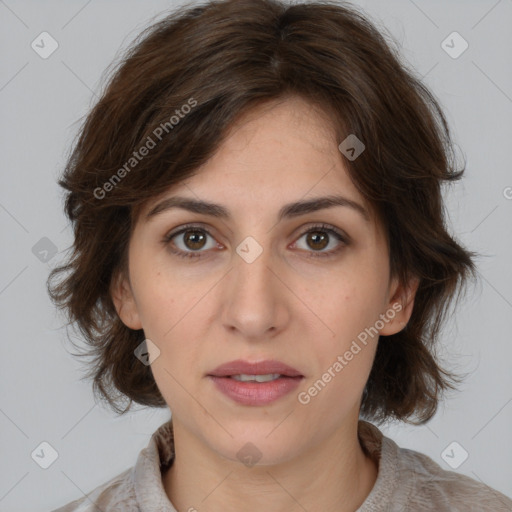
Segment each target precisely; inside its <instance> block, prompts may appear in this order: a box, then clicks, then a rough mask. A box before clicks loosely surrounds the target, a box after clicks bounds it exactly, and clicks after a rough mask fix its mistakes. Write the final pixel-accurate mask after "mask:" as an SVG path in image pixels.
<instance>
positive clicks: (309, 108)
mask: <svg viewBox="0 0 512 512" xmlns="http://www.w3.org/2000/svg"><path fill="white" fill-rule="evenodd" d="M334 133H335V132H334V128H333V127H332V126H331V124H330V123H329V120H328V117H327V116H326V114H325V113H323V112H322V111H320V110H319V109H318V108H315V107H314V106H313V105H312V104H310V103H308V102H306V101H304V100H302V99H300V98H297V97H288V98H285V99H283V100H281V101H279V102H272V103H270V104H265V105H264V106H259V107H257V108H256V109H255V110H252V111H250V112H249V113H245V114H244V115H243V116H241V117H240V118H239V119H238V121H237V123H236V124H234V125H233V126H232V127H231V130H230V132H229V134H228V137H227V138H226V139H225V140H224V142H223V143H222V145H221V146H220V148H219V150H218V151H217V153H216V154H215V155H214V156H213V157H212V158H211V159H210V160H209V161H208V162H206V164H204V165H203V166H202V167H201V168H200V169H199V170H198V172H197V173H196V174H195V175H194V176H192V177H190V178H188V179H186V180H185V181H183V182H181V183H180V184H178V185H176V186H174V187H173V188H171V189H169V190H168V191H167V192H166V193H165V194H163V195H162V196H159V197H155V198H154V199H153V200H151V201H150V202H149V203H148V204H147V205H146V206H145V208H144V209H143V210H142V212H141V214H140V215H139V217H138V219H137V222H136V225H135V229H134V232H133V234H132V238H131V240H130V244H129V265H128V274H127V275H124V274H120V275H119V276H118V277H117V278H116V279H115V280H114V284H113V286H112V296H113V300H114V303H115V305H116V308H117V311H118V313H119V315H120V318H121V319H122V321H123V322H124V323H125V324H126V325H127V326H128V327H130V328H132V329H141V328H142V329H143V330H144V333H145V336H146V338H148V339H150V340H151V341H152V342H153V343H154V344H155V345H156V346H157V347H158V349H159V350H160V354H159V356H158V357H157V358H156V359H155V361H154V362H153V363H152V365H151V369H152V372H153V375H154V378H155V381H156V383H157V385H158V388H159V389H160V391H161V393H162V395H163V397H164V398H165V400H166V402H167V404H168V406H169V408H170V410H171V411H172V419H173V426H174V436H175V445H176V458H175V461H174V463H173V465H172V467H171V468H170V470H169V471H168V472H167V473H165V474H164V475H163V485H164V488H165V491H166V493H167V495H168V497H169V499H170V500H171V501H172V503H173V504H174V506H175V507H176V508H177V510H179V511H180V512H184V511H188V510H189V509H191V507H194V508H195V509H196V510H199V511H209V512H217V511H219V512H220V511H225V510H245V511H249V512H251V511H261V510H272V511H273V512H279V511H287V512H289V511H301V512H303V510H304V509H305V510H310V511H313V510H323V511H326V512H329V511H333V512H334V511H336V512H344V511H347V512H348V511H354V510H355V509H356V508H357V507H359V506H360V505H361V504H362V503H363V502H364V500H365V499H366V497H367V496H368V494H369V493H370V491H371V489H372V487H373V485H374V484H375V480H376V478H377V472H378V467H377V464H376V463H375V462H374V461H372V460H370V459H369V458H367V457H366V456H365V455H364V452H363V451H362V449H361V446H360V444H359V441H358V438H357V425H358V416H359V409H360V403H361V397H362V393H363V389H364V387H365V384H366V381H367V379H368V376H369V373H370V370H371V367H372V363H373V360H374V356H375V351H376V348H377V342H378V337H377V336H375V337H374V338H369V342H368V344H367V345H366V346H365V347H364V348H363V349H362V350H361V351H360V352H359V353H358V354H357V355H355V356H354V358H353V359H352V360H351V361H350V362H349V363H348V364H347V365H346V366H345V367H344V368H343V370H342V371H340V372H338V373H337V374H336V377H335V378H333V379H332V380H331V381H330V382H329V383H328V384H327V385H326V386H325V387H324V389H323V390H322V391H321V392H320V393H318V394H317V396H315V397H313V398H311V401H310V402H309V403H308V404H307V405H302V404H301V403H299V401H298V400H297V394H298V393H299V392H300V391H305V390H307V389H308V388H310V387H311V386H312V384H313V383H314V382H315V381H317V380H318V379H319V378H321V376H322V374H324V373H325V372H326V371H327V370H328V368H329V367H332V365H333V363H334V362H335V361H336V358H337V357H338V356H339V355H343V354H344V353H345V352H346V351H347V350H348V349H349V348H350V345H351V343H352V341H353V340H355V339H356V338H357V335H358V334H359V333H361V332H362V331H364V329H365V328H369V327H370V326H374V325H375V323H376V321H377V320H378V319H379V315H381V314H386V312H387V311H389V310H390V309H392V307H393V304H395V308H396V305H397V304H400V305H401V308H402V309H401V311H399V312H396V314H395V315H394V318H393V319H392V320H390V321H388V322H387V323H385V326H384V327H383V328H382V329H380V334H382V335H390V334H394V333H396V332H398V331H400V330H401V329H402V328H403V327H404V325H405V324H406V323H407V321H408V320H409V317H410V315H411V313H412V308H413V303H414V295H415V292H416V288H417V283H410V284H408V285H407V286H404V285H401V284H400V283H398V282H397V281H396V280H395V279H391V278H390V274H389V254H388V250H387V242H386V237H385V233H384V232H383V228H382V226H381V223H380V222H379V220H378V219H376V218H375V216H374V215H373V213H372V211H371V208H370V205H369V204H367V203H366V202H365V200H364V198H363V197H362V196H361V194H360V193H359V192H358V191H357V189H356V187H355V186H354V184H353V183H352V182H351V180H350V179H349V176H348V173H347V171H346V169H345V167H344V157H343V155H342V154H341V153H340V151H339V150H338V144H339V143H340V142H341V141H338V140H336V137H335V135H334ZM333 193H339V194H342V195H344V196H345V197H347V198H350V199H351V200H353V201H356V202H357V203H359V204H360V205H363V206H365V207H366V208H367V210H369V212H370V218H369V221H367V220H365V219H364V217H363V216H362V215H361V214H360V213H358V212H357V211H356V210H354V209H351V208H349V207H343V206H336V207H333V208H328V209H323V210H319V211H316V212H312V213H308V214H304V215H301V216H299V217H297V218H292V219H284V220H282V221H281V222H277V212H278V211H279V209H280V208H281V207H282V206H283V205H284V204H286V203H290V202H293V201H298V200H304V199H311V198H313V197H319V196H325V195H329V194H333ZM176 195H180V196H186V197H189V198H192V199H201V200H206V201H210V202H214V203H218V204H221V205H223V206H224V207H226V208H227V209H229V211H230V212H231V216H232V217H231V219H230V220H225V219H218V218H214V217H211V216H208V215H205V214H198V213H191V212H188V211H185V210H183V209H179V208H173V209H169V210H166V211H163V212H161V213H159V214H158V215H154V216H152V217H151V218H149V219H146V218H145V216H146V214H147V213H148V212H149V211H150V210H151V209H152V208H153V207H154V206H155V205H156V204H158V203H159V202H160V201H161V200H162V199H163V198H168V197H172V196H176ZM191 222H193V223H202V225H201V226H199V228H201V227H202V228H207V229H208V230H209V231H210V233H211V234H212V236H209V235H205V236H206V239H204V240H202V239H200V240H199V242H197V240H194V239H193V238H192V240H191V239H190V233H189V235H188V236H189V238H188V239H187V235H186V233H185V234H181V235H178V236H177V237H175V238H174V239H173V241H174V248H176V249H181V250H182V251H188V252H194V250H195V252H196V253H197V252H198V250H199V252H202V257H200V258H181V257H179V256H177V255H175V254H173V253H172V252H171V250H170V249H171V247H173V245H172V242H168V244H167V245H165V243H164V242H163V240H164V239H165V237H166V235H168V234H169V233H172V232H174V231H177V229H176V228H179V227H180V226H183V225H184V224H185V223H191ZM317 223H326V224H329V225H332V226H333V227H335V228H338V229H339V230H342V231H343V232H344V233H346V234H347V235H348V237H349V238H350V242H349V243H348V244H345V243H344V242H340V241H338V240H337V239H336V237H335V236H334V235H333V234H331V233H327V234H326V232H325V231H321V233H320V235H322V234H323V235H324V236H327V238H328V240H326V241H325V242H323V243H322V242H321V241H320V242H319V241H315V239H311V236H309V237H308V235H307V234H304V233H305V232H307V231H308V230H309V228H310V227H313V229H312V231H315V228H314V226H315V224H317ZM316 231H318V229H316ZM247 236H251V237H253V238H254V239H255V240H256V241H257V242H258V244H259V245H260V246H261V247H262V249H263V252H262V253H261V255H260V256H259V257H257V258H256V259H255V260H254V261H253V262H252V263H247V262H246V261H245V260H244V259H242V258H241V257H240V256H239V255H238V254H237V252H236V248H237V246H238V245H239V244H240V243H241V242H242V241H243V240H244V239H245V238H246V237H247ZM197 248H199V249H197ZM336 248H340V250H339V251H338V252H337V253H334V254H332V255H331V256H327V257H316V258H315V257H310V256H312V255H313V256H314V255H315V254H318V253H319V252H323V253H326V252H329V251H330V250H333V249H336ZM150 353H151V350H150ZM155 354H156V353H155V352H154V351H153V355H155ZM234 359H245V360H249V361H253V362H254V361H260V360H264V359H277V360H279V361H282V362H284V363H286V364H289V365H290V366H292V367H294V368H296V369H297V370H299V371H300V372H301V373H302V374H303V375H304V376H305V378H304V380H303V382H302V383H301V386H300V388H299V389H298V390H297V392H292V393H290V394H288V395H286V396H285V397H282V398H280V399H278V400H277V401H274V402H272V403H270V404H268V405H265V406H247V405H240V404H237V403H235V402H233V401H231V400H230V399H229V398H228V397H226V396H225V395H223V394H222V393H220V392H219V391H218V390H217V389H216V387H215V386H214V385H213V383H212V382H211V381H210V380H209V379H208V378H207V377H206V375H207V374H208V373H209V372H211V371H212V370H213V369H215V368H216V367H217V366H219V365H220V364H222V363H225V362H227V361H231V360H234ZM247 442H251V443H253V444H254V445H255V446H256V447H257V448H258V450H259V451H260V452H261V459H260V460H259V461H258V463H257V464H256V465H254V466H252V467H248V466H245V465H244V464H242V463H241V461H240V460H239V459H238V458H237V452H238V451H239V450H240V449H241V448H242V447H243V446H244V445H245V444H246V443H247Z"/></svg>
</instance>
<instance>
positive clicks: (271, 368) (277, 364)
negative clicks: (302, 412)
mask: <svg viewBox="0 0 512 512" xmlns="http://www.w3.org/2000/svg"><path fill="white" fill-rule="evenodd" d="M269 373H279V374H281V375H284V376H286V377H304V375H302V374H301V373H300V372H299V371H298V370H296V369H295V368H292V367H291V366H288V365H287V364H284V363H282V362H281V361H275V360H265V361H259V362H257V363H251V362H249V361H244V360H243V359H237V360H236V361H229V362H228V363H224V364H221V365H220V366H218V367H217V368H215V370H213V371H212V372H211V373H209V374H208V376H209V377H230V376H231V375H240V374H245V375H267V374H269Z"/></svg>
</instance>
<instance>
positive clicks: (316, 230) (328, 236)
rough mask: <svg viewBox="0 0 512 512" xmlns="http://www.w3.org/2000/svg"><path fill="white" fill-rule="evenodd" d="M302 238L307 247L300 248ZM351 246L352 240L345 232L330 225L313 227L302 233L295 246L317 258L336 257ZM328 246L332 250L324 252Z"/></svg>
mask: <svg viewBox="0 0 512 512" xmlns="http://www.w3.org/2000/svg"><path fill="white" fill-rule="evenodd" d="M302 238H304V239H305V244H304V245H305V247H300V244H299V241H300V240H301V239H302ZM349 244H350V239H349V237H348V236H347V235H344V233H343V232H341V231H338V230H337V229H335V228H334V227H332V226H330V225H326V224H322V225H320V226H313V227H312V228H310V229H309V230H308V231H305V232H304V233H302V235H301V236H300V237H299V239H298V241H297V242H295V244H294V245H295V246H298V247H299V249H304V250H305V251H306V252H308V253H309V255H308V256H310V257H313V258H315V257H329V256H334V255H335V254H336V253H338V252H339V251H341V250H342V249H343V248H344V247H346V246H348V245H349ZM328 246H332V248H331V249H330V250H324V249H325V248H326V247H328Z"/></svg>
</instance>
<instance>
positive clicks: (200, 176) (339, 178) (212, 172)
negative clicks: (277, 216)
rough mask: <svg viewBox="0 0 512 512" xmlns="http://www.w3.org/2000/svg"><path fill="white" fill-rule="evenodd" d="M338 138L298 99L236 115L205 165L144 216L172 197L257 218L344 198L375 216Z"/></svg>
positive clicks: (328, 121) (327, 122) (152, 203)
mask: <svg viewBox="0 0 512 512" xmlns="http://www.w3.org/2000/svg"><path fill="white" fill-rule="evenodd" d="M337 138H338V137H337V130H336V127H335V126H334V124H333V122H332V119H331V118H330V117H329V116H328V115H327V114H326V113H325V112H324V111H322V109H321V108H319V107H317V106H315V105H313V104H312V103H309V102H307V101H305V100H303V99H302V98H299V97H290V98H285V99H279V100H274V101H271V102H267V103H265V104H262V105H259V106H257V107H255V108H253V109H251V110H249V111H248V112H245V113H243V114H242V115H241V116H239V117H238V119H237V120H236V121H235V122H234V123H233V124H232V125H231V127H230V129H229V130H228V132H227V134H226V136H225V137H224V139H223V142H222V143H221V144H220V146H219V148H218V150H217V151H216V152H215V153H214V154H213V155H212V156H211V157H210V159H209V160H208V161H207V162H206V163H205V164H203V165H202V166H201V167H199V168H198V169H196V171H195V172H194V174H193V175H192V176H190V177H188V178H186V179H185V180H183V182H181V183H179V184H177V185H175V186H173V187H172V188H170V189H168V190H167V191H166V192H165V193H164V194H161V195H160V196H158V197H156V198H153V199H152V200H151V201H149V202H148V203H147V204H146V207H145V208H144V212H145V214H147V213H148V212H150V211H151V210H152V209H153V208H154V206H155V204H157V203H158V202H160V201H161V200H162V199H163V198H165V197H169V196H171V195H173V194H178V195H180V196H187V197H190V198H191V199H192V198H194V199H204V200H207V201H213V202H215V203H222V204H227V205H232V206H233V208H234V210H236V211H237V212H242V211H247V210H248V209H250V211H251V212H252V213H254V214H257V215H258V214H261V215H263V214H264V213H265V212H266V211H268V210H269V208H271V209H276V211H277V209H279V211H280V212H281V213H282V212H283V204H285V203H286V204H290V203H292V202H294V201H297V200H299V199H302V200H307V199H308V198H309V199H311V198H314V197H320V196H322V197H323V196H327V195H343V197H345V198H346V199H347V200H348V201H353V202H357V203H359V204H361V205H362V206H363V207H364V208H365V209H366V210H367V212H369V214H370V216H373V212H372V208H371V205H369V204H368V203H367V201H365V199H364V198H363V197H362V195H361V194H360V193H359V191H358V190H357V188H356V187H355V185H354V184H353V182H352V180H351V179H350V176H349V174H348V171H347V169H346V168H345V164H344V157H343V156H342V155H341V153H340V152H339V150H338V144H339V141H338V140H337ZM273 205H275V208H274V206H273Z"/></svg>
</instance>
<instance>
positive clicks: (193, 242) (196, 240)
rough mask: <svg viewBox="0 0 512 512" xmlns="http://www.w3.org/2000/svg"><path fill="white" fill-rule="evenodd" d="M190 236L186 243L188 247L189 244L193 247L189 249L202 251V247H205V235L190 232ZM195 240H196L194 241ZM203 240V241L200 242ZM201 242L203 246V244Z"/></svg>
mask: <svg viewBox="0 0 512 512" xmlns="http://www.w3.org/2000/svg"><path fill="white" fill-rule="evenodd" d="M188 233H189V235H187V236H186V243H187V246H188V243H189V242H191V243H192V247H190V246H189V249H201V247H202V246H203V245H204V238H205V237H204V234H203V233H201V232H200V231H188ZM194 238H196V239H195V240H194ZM200 239H202V240H200ZM201 241H202V242H203V244H201ZM195 244H199V245H198V246H195Z"/></svg>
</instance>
